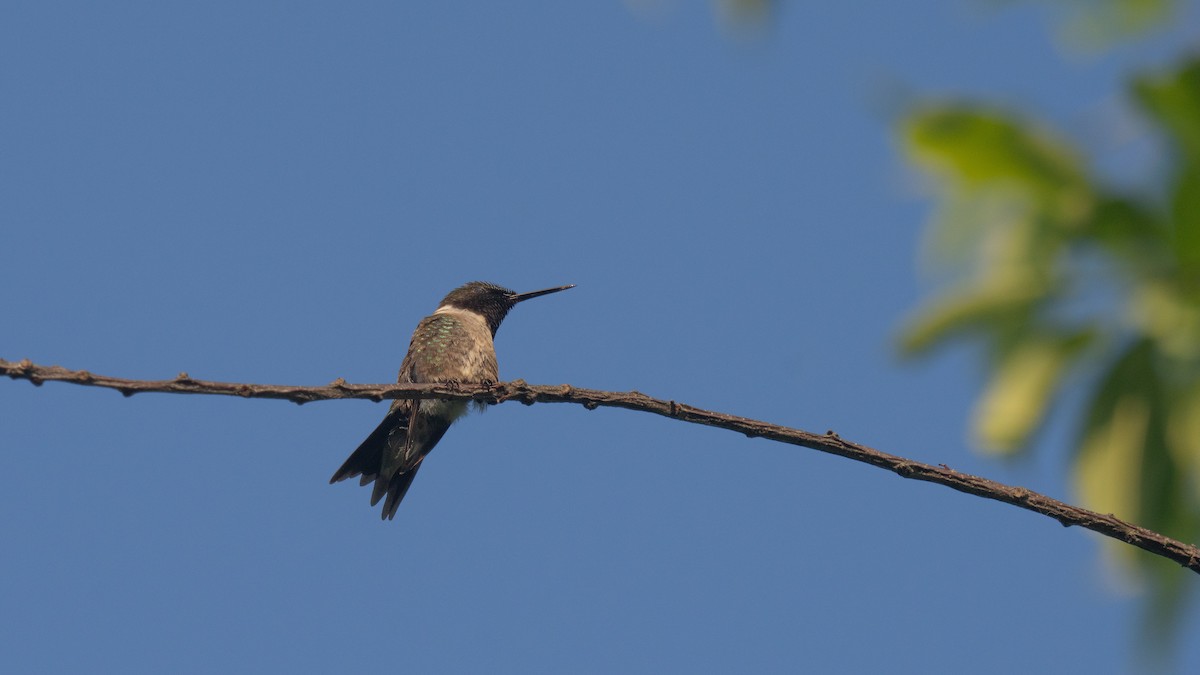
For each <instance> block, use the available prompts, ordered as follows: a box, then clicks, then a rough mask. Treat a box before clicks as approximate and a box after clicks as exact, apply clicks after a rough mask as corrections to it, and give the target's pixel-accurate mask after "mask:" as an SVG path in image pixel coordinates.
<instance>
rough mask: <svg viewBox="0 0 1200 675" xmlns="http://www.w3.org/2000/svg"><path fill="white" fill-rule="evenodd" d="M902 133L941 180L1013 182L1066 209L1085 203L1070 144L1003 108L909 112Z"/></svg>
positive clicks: (917, 157) (976, 183) (979, 183)
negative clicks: (1009, 113)
mask: <svg viewBox="0 0 1200 675" xmlns="http://www.w3.org/2000/svg"><path fill="white" fill-rule="evenodd" d="M902 133H903V135H904V138H905V140H906V142H907V149H908V152H909V154H910V156H911V157H912V158H913V160H914V161H916V162H917V163H918V164H919V165H921V166H924V167H925V168H927V169H928V170H929V171H931V172H932V173H934V174H935V175H938V176H940V177H942V178H943V179H945V180H949V181H952V182H954V183H961V184H962V185H963V186H966V187H976V188H977V187H981V186H984V185H991V186H993V187H994V186H1005V185H1007V186H1010V187H1016V188H1019V189H1020V190H1022V191H1023V192H1025V193H1026V194H1028V195H1029V196H1030V197H1032V198H1034V199H1037V200H1039V201H1047V202H1050V203H1052V205H1053V206H1054V207H1055V208H1057V209H1061V210H1063V212H1064V213H1069V212H1072V211H1074V212H1078V211H1079V210H1080V209H1081V208H1085V207H1086V204H1081V203H1080V201H1081V200H1086V198H1087V195H1086V191H1084V192H1083V193H1080V190H1081V189H1083V188H1085V186H1086V181H1085V180H1084V178H1083V177H1084V174H1083V171H1082V168H1081V165H1080V163H1079V160H1078V159H1077V157H1076V156H1075V154H1074V152H1073V151H1072V149H1071V148H1070V146H1069V145H1067V144H1065V143H1063V142H1061V141H1059V140H1057V139H1054V138H1053V137H1051V136H1050V135H1049V134H1047V133H1045V132H1044V131H1041V130H1039V129H1035V128H1033V127H1032V126H1031V125H1030V124H1028V123H1024V122H1021V121H1019V120H1016V119H1014V118H1012V116H1010V115H1008V114H1006V113H1003V112H1001V111H997V110H992V109H987V108H982V107H978V106H969V105H952V104H951V105H943V106H930V107H927V108H925V109H923V110H920V111H917V112H915V113H913V114H912V115H910V116H909V117H908V119H907V120H905V122H904V125H903V129H902ZM1073 201H1074V202H1075V203H1072V202H1073Z"/></svg>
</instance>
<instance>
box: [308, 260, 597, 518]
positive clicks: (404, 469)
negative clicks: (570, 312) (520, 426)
mask: <svg viewBox="0 0 1200 675" xmlns="http://www.w3.org/2000/svg"><path fill="white" fill-rule="evenodd" d="M574 287H575V284H569V285H567V286H556V287H554V288H545V289H542V290H540V291H531V292H529V293H516V292H514V291H511V290H509V289H507V288H504V287H502V286H497V285H496V284H489V283H486V282H483V281H472V282H470V283H467V284H463V285H462V286H459V287H458V288H456V289H454V290H453V291H450V293H449V294H448V295H447V296H446V297H445V298H443V299H442V302H441V303H440V304H439V305H438V307H437V310H436V311H434V313H433V314H431V315H429V316H427V317H425V318H424V319H422V320H421V322H420V323H419V324H417V329H416V330H415V331H413V335H412V341H411V342H409V345H408V353H407V354H405V356H404V361H402V362H401V363H400V374H399V375H398V376H397V378H396V381H397V382H399V383H401V384H423V383H432V382H461V383H471V384H478V383H485V382H496V381H498V380H499V379H500V374H499V369H498V366H497V364H496V347H495V345H494V344H493V338H495V336H496V329H498V328H500V322H501V321H503V320H504V317H505V316H506V315H507V314H508V312H509V311H510V310H511V309H512V308H513V307H515V306H516V305H517V303H520V302H524V301H526V300H530V299H533V298H539V297H541V296H543V295H549V294H550V293H557V292H559V291H565V290H567V289H568V288H574ZM477 405H478V406H479V407H480V409H482V408H483V407H486V404H482V403H477ZM466 413H467V402H466V401H444V400H439V399H423V400H413V399H396V400H395V401H393V402H392V405H391V407H390V408H389V409H388V413H387V415H386V416H385V417H384V418H383V421H382V422H380V423H379V426H378V427H375V431H372V432H371V435H370V436H367V438H366V440H364V441H363V442H362V444H360V445H359V446H358V449H357V450H355V451H354V452H353V453H351V454H350V457H349V458H348V459H347V460H346V462H345V463H344V464H342V466H341V468H340V469H338V470H337V471H336V472H334V474H333V477H332V478H330V479H329V482H330V483H337V482H338V481H343V480H346V479H347V478H353V477H355V476H362V478H361V479H360V480H359V485H366V484H367V483H370V482H372V481H374V483H375V487H374V488H373V489H372V491H371V506H375V505H376V504H378V503H379V500H380V499H382V498H383V497H384V496H385V495H386V496H387V499H386V500H384V502H383V512H382V514H381V517H382V518H384V519H387V520H391V519H392V518H394V517H395V515H396V509H397V508H398V507H399V506H400V500H402V499H404V495H405V493H407V492H408V488H409V486H410V485H412V482H413V478H414V477H416V475H417V469H420V468H421V462H422V461H424V460H425V457H426V456H427V455H428V454H429V453H430V452H431V451H432V450H433V447H434V446H435V445H437V444H438V441H440V440H441V439H442V436H443V435H444V434H445V433H446V430H447V429H449V428H450V425H451V424H453V423H454V421H455V420H457V419H458V418H460V417H462V416H463V415H465V414H466Z"/></svg>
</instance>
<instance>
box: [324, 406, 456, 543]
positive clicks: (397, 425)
mask: <svg viewBox="0 0 1200 675" xmlns="http://www.w3.org/2000/svg"><path fill="white" fill-rule="evenodd" d="M417 419H418V420H423V419H424V418H423V416H418V418H417ZM417 426H418V428H419V429H420V431H419V432H418V433H419V434H420V442H418V443H417V444H416V445H417V448H418V450H417V451H416V452H405V451H404V449H405V448H407V447H408V446H409V445H411V441H412V440H413V439H409V432H410V414H409V412H408V410H407V409H406V408H403V407H400V408H395V409H393V410H391V411H390V412H389V413H388V415H387V416H386V417H384V418H383V421H382V422H380V423H379V426H377V427H375V430H374V431H372V432H371V435H370V436H367V438H366V440H364V441H363V442H362V443H360V444H359V446H358V448H357V449H355V451H354V452H352V453H350V456H349V457H348V458H347V459H346V461H345V462H344V463H342V466H341V468H339V469H338V470H337V471H335V472H334V473H333V477H332V478H330V479H329V482H330V483H337V482H339V481H343V480H346V479H347V478H353V477H355V476H361V478H360V479H359V482H358V484H359V485H367V484H369V483H372V482H373V483H375V486H374V487H373V488H372V489H371V506H375V505H376V504H378V503H379V500H381V499H384V496H385V495H386V497H387V499H384V502H383V513H381V514H380V516H381V517H382V518H383V519H385V520H391V519H392V518H394V517H395V516H396V510H397V509H398V508H399V507H400V501H401V500H403V499H404V495H405V494H407V493H408V488H409V486H411V485H412V482H413V478H415V477H416V475H417V469H419V468H421V460H423V459H425V455H427V454H429V451H430V450H432V449H433V446H434V445H436V444H437V442H438V440H440V439H441V437H442V434H444V433H446V429H448V428H449V427H450V423H449V421H446V422H445V423H440V420H439V422H438V423H434V424H429V423H428V421H427V420H426V423H424V424H421V423H418V425H417Z"/></svg>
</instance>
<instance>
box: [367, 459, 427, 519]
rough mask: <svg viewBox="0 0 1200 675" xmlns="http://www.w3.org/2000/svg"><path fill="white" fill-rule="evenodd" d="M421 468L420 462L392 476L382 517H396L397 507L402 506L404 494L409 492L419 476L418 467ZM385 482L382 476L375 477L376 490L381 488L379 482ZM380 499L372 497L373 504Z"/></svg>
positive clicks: (380, 515)
mask: <svg viewBox="0 0 1200 675" xmlns="http://www.w3.org/2000/svg"><path fill="white" fill-rule="evenodd" d="M419 468H421V464H420V462H418V463H417V464H416V465H415V466H413V468H411V469H409V470H408V471H405V472H403V473H399V472H397V473H396V474H395V475H393V476H392V480H390V481H388V485H387V499H386V500H384V502H383V512H382V513H380V514H379V517H380V518H383V519H385V520H391V519H392V518H395V517H396V509H398V508H400V502H401V501H402V500H403V499H404V495H406V494H408V488H409V486H411V485H412V482H413V479H414V478H416V477H417V469H419ZM382 482H383V479H382V478H376V479H375V490H376V491H378V490H379V484H380V483H382ZM378 501H379V498H378V497H372V498H371V506H375V503H376V502H378Z"/></svg>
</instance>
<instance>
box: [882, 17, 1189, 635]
mask: <svg viewBox="0 0 1200 675" xmlns="http://www.w3.org/2000/svg"><path fill="white" fill-rule="evenodd" d="M1070 4H1075V3H1070ZM1089 4H1090V5H1091V6H1094V7H1098V8H1100V9H1098V10H1097V11H1098V12H1099V13H1100V16H1099V17H1098V18H1095V20H1096V21H1100V20H1102V19H1103V20H1109V19H1110V17H1111V16H1125V15H1126V14H1122V13H1131V14H1128V15H1129V16H1133V14H1134V13H1135V14H1136V15H1137V16H1139V17H1142V18H1144V19H1145V20H1150V19H1152V18H1161V16H1162V13H1163V12H1164V11H1166V10H1167V9H1169V6H1170V3H1169V2H1167V0H1128V1H1126V2H1117V0H1110V1H1106V2H1096V3H1089ZM1127 90H1128V96H1129V99H1130V101H1131V102H1132V104H1133V105H1134V106H1135V107H1136V109H1137V111H1138V112H1139V114H1140V115H1141V117H1142V118H1143V120H1144V123H1145V125H1146V128H1147V130H1148V133H1150V134H1152V135H1153V136H1154V138H1155V139H1156V141H1157V143H1158V147H1159V148H1160V149H1161V150H1162V155H1163V156H1162V160H1163V161H1162V164H1163V166H1162V170H1161V173H1157V174H1155V175H1154V176H1149V177H1147V181H1146V182H1147V183H1152V184H1153V185H1151V186H1141V187H1140V188H1139V187H1133V188H1126V187H1121V186H1115V185H1110V184H1107V183H1106V181H1105V180H1103V179H1101V178H1100V177H1098V176H1097V175H1096V173H1095V172H1094V171H1093V170H1091V169H1090V167H1089V165H1088V163H1087V161H1086V158H1085V157H1084V155H1083V153H1082V152H1081V151H1080V150H1079V149H1078V148H1076V147H1075V146H1074V145H1073V144H1072V143H1071V142H1070V140H1069V139H1068V138H1067V137H1066V136H1064V135H1061V134H1055V133H1053V132H1051V131H1050V130H1048V129H1046V128H1045V127H1044V126H1043V125H1041V124H1039V123H1037V122H1035V121H1033V120H1031V119H1029V118H1028V117H1026V116H1024V115H1022V114H1018V113H1016V112H1014V111H1007V110H1002V109H999V108H995V107H990V106H987V105H980V104H976V103H964V102H928V103H925V104H922V105H919V106H917V107H915V108H914V109H912V110H911V111H910V112H909V114H908V115H907V116H906V117H905V118H904V119H903V120H902V124H901V135H902V138H903V140H904V143H905V148H906V151H907V153H908V155H909V157H910V158H911V160H912V161H913V162H914V163H916V164H917V165H918V166H920V167H921V168H923V169H924V170H925V171H926V172H927V173H928V174H929V175H931V176H932V177H933V179H934V184H935V185H936V188H937V193H938V204H939V207H938V211H937V214H936V217H935V218H934V220H933V223H932V224H931V226H930V235H929V245H930V251H931V260H933V261H935V262H936V263H937V265H938V266H939V268H941V269H945V270H948V271H949V272H950V274H949V277H950V278H951V279H952V280H953V281H952V282H951V283H950V284H949V285H948V286H949V287H948V290H946V291H944V292H943V293H942V295H941V296H940V297H936V298H933V299H931V300H930V301H928V302H927V304H926V305H925V306H924V308H922V309H921V310H919V311H918V312H917V313H916V314H915V316H914V317H912V319H911V321H910V322H909V324H908V325H907V326H906V327H905V329H904V330H903V332H902V335H901V336H900V344H901V348H902V351H903V352H904V353H905V354H908V355H917V354H922V353H927V352H929V351H931V350H934V349H936V348H939V347H941V346H943V345H944V344H945V343H946V342H947V341H948V340H950V339H960V340H961V339H967V340H970V341H972V342H975V343H979V344H982V345H983V347H984V353H985V355H986V364H987V384H986V386H985V390H984V392H983V395H982V397H981V398H980V401H979V402H978V404H977V406H976V409H975V414H974V420H973V425H972V435H973V438H974V439H975V441H976V442H977V443H978V445H979V446H980V447H981V448H982V449H983V450H985V451H986V452H989V453H994V454H996V455H1002V456H1011V455H1014V454H1016V453H1019V452H1021V451H1024V450H1026V449H1027V448H1029V446H1030V444H1031V441H1032V440H1033V439H1034V437H1035V435H1036V433H1037V431H1038V429H1039V428H1040V427H1041V426H1042V425H1043V423H1044V422H1045V420H1046V417H1047V414H1048V412H1049V411H1050V409H1051V407H1052V406H1053V405H1054V404H1055V403H1056V401H1057V400H1058V399H1059V398H1061V394H1062V393H1063V391H1064V386H1065V385H1066V384H1068V383H1069V384H1071V385H1075V386H1080V387H1085V388H1086V391H1087V395H1086V401H1085V404H1084V405H1085V408H1084V409H1083V410H1082V411H1080V419H1079V420H1078V425H1077V428H1078V431H1077V438H1076V442H1075V447H1074V454H1073V464H1072V472H1073V478H1074V483H1075V485H1076V487H1077V489H1078V494H1079V497H1080V499H1081V500H1082V501H1083V504H1084V505H1085V506H1086V507H1088V508H1091V509H1094V510H1096V511H1100V512H1102V513H1113V514H1115V515H1117V516H1118V517H1120V518H1123V519H1125V520H1129V521H1132V522H1135V523H1138V524H1140V525H1144V526H1146V527H1149V528H1151V529H1154V530H1157V531H1159V532H1162V533H1164V534H1167V535H1169V536H1172V537H1175V538H1178V539H1181V540H1184V541H1191V542H1194V541H1196V540H1197V537H1198V535H1200V55H1197V56H1194V57H1191V58H1186V59H1183V60H1182V61H1181V62H1179V63H1178V64H1177V65H1176V66H1175V67H1171V68H1166V69H1164V70H1162V71H1161V72H1154V73H1150V74H1145V75H1142V76H1138V77H1135V78H1133V80H1132V82H1131V83H1130V84H1129V86H1128V89H1127ZM1105 543H1106V546H1107V548H1108V551H1109V553H1110V554H1112V556H1113V558H1114V559H1115V560H1117V561H1118V562H1119V564H1120V567H1121V568H1123V569H1125V570H1127V571H1130V572H1132V573H1133V574H1134V575H1136V578H1138V579H1140V580H1144V581H1145V582H1146V584H1147V585H1148V587H1149V590H1150V594H1149V598H1150V600H1151V602H1150V604H1149V608H1150V610H1151V611H1150V612H1149V614H1148V617H1150V621H1149V622H1148V623H1147V626H1148V627H1149V628H1150V630H1151V633H1152V634H1153V635H1154V636H1155V637H1165V636H1167V635H1169V633H1170V632H1169V630H1167V629H1168V628H1169V627H1170V626H1172V625H1173V624H1174V619H1175V617H1177V616H1178V611H1179V609H1180V608H1181V607H1182V605H1183V602H1184V599H1185V597H1186V593H1187V590H1188V588H1189V587H1190V586H1194V584H1184V583H1183V579H1184V574H1185V572H1184V571H1183V570H1182V568H1180V567H1178V566H1173V565H1169V564H1163V561H1161V560H1159V559H1156V558H1153V557H1152V556H1149V555H1147V554H1143V553H1141V552H1140V551H1139V550H1138V549H1135V548H1133V547H1130V546H1126V545H1124V544H1120V543H1117V542H1114V541H1111V540H1106V542H1105Z"/></svg>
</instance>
